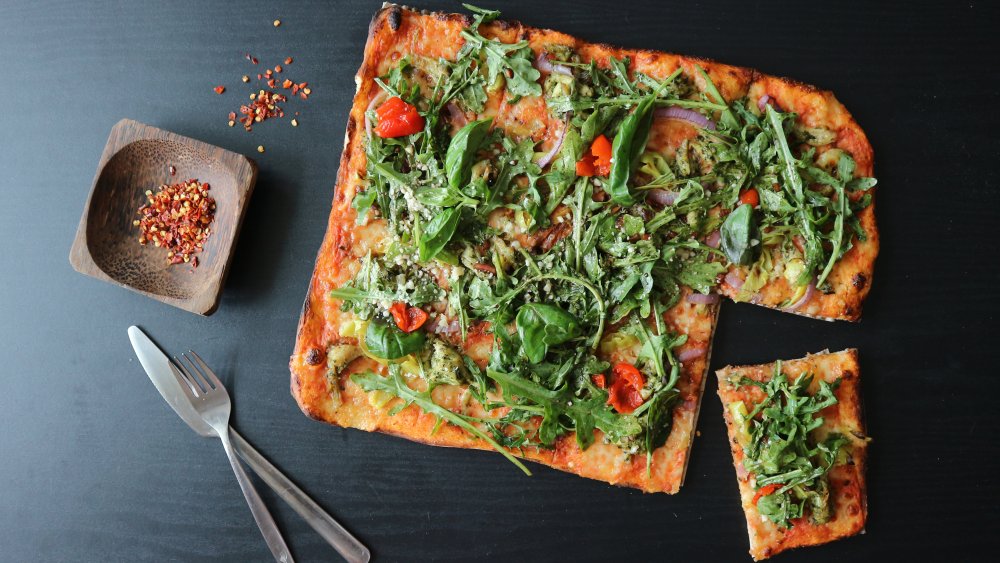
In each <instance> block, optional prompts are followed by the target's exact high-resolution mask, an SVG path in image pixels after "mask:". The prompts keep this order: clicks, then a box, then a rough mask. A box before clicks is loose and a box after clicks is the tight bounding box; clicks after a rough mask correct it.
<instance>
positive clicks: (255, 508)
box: [220, 430, 293, 563]
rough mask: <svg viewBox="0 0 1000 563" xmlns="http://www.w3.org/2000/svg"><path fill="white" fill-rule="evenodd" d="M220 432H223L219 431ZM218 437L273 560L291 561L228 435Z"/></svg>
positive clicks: (290, 555)
mask: <svg viewBox="0 0 1000 563" xmlns="http://www.w3.org/2000/svg"><path fill="white" fill-rule="evenodd" d="M230 432H232V430H230ZM220 434H223V433H222V432H220ZM220 437H221V438H222V445H223V446H224V447H225V449H226V456H228V457H229V464H230V465H232V466H233V473H235V474H236V480H237V481H238V482H239V484H240V489H241V490H242V491H243V496H244V497H246V499H247V504H249V505H250V512H251V513H252V514H253V519H254V521H255V522H257V527H258V528H260V533H261V534H263V535H264V541H265V542H267V547H268V549H270V550H271V554H272V555H274V560H275V561H278V562H280V563H293V559H292V554H291V553H290V552H289V551H288V546H287V545H285V539H284V538H282V537H281V532H279V531H278V526H277V525H276V524H275V523H274V518H272V517H271V512H270V511H268V509H267V506H266V505H265V504H264V501H263V500H262V499H261V498H260V495H259V494H258V493H257V489H255V488H254V486H253V483H251V482H250V478H249V477H247V473H246V471H244V470H243V466H242V465H240V460H239V458H237V457H236V452H235V451H234V449H233V444H232V442H231V441H230V437H229V436H220Z"/></svg>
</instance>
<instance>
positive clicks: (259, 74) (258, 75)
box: [257, 72, 264, 80]
mask: <svg viewBox="0 0 1000 563" xmlns="http://www.w3.org/2000/svg"><path fill="white" fill-rule="evenodd" d="M261 78H264V75H263V74H261V73H259V72H258V73H257V80H260V79H261Z"/></svg>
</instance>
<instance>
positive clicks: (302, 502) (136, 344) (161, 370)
mask: <svg viewBox="0 0 1000 563" xmlns="http://www.w3.org/2000/svg"><path fill="white" fill-rule="evenodd" d="M128 338H129V340H130V341H131V342H132V348H133V349H134V350H135V355H136V356H137V357H138V358H139V363H140V364H142V367H143V369H145V370H146V375H148V376H149V379H150V381H152V382H153V385H154V386H155V387H156V390H157V391H159V392H160V395H162V396H163V398H164V400H166V401H167V404H168V405H170V408H172V409H174V412H175V413H177V416H179V417H181V420H183V421H184V422H186V423H187V425H188V426H190V427H191V429H192V430H194V431H195V432H197V433H198V434H200V435H201V436H205V437H215V431H214V430H212V427H210V426H209V425H208V424H207V423H206V422H205V421H204V420H202V418H201V417H200V416H199V415H198V413H196V412H195V410H194V408H193V407H192V406H191V403H190V401H188V400H187V399H186V398H185V397H184V391H183V390H182V389H181V387H180V383H178V381H177V378H176V377H174V375H173V373H172V372H171V370H170V358H168V357H167V355H166V354H164V353H163V351H162V350H160V348H159V347H157V346H156V344H154V343H153V341H152V340H150V339H149V337H148V336H146V334H145V333H144V332H142V330H140V329H139V327H137V326H130V327H129V328H128ZM229 436H230V438H231V440H232V442H233V447H234V448H235V449H236V452H237V453H238V454H239V455H240V457H241V458H243V460H244V461H246V462H247V465H249V466H250V468H251V469H253V470H254V472H255V473H257V475H259V476H260V478H261V479H262V480H263V481H264V482H265V483H267V485H268V486H269V487H271V488H272V489H274V492H276V493H278V496H280V497H281V498H282V499H284V501H285V502H287V503H288V505H289V506H291V507H292V509H294V510H295V512H298V513H299V516H301V517H302V518H303V519H304V520H305V521H306V522H307V523H308V524H309V525H310V526H312V528H313V529H314V530H316V532H317V533H319V535H321V536H323V539H325V540H326V541H327V542H329V544H330V545H331V546H333V548H334V549H336V550H337V552H338V553H340V554H341V555H343V556H344V559H346V560H347V561H349V562H351V563H365V562H367V561H368V560H369V559H371V552H370V551H368V548H367V547H365V546H364V545H363V544H362V543H361V542H360V541H358V539H357V538H355V537H354V536H353V535H351V533H350V532H348V531H347V530H346V529H344V527H343V526H341V525H340V523H338V522H337V521H336V520H334V519H333V518H332V517H331V516H330V515H329V514H327V513H326V512H325V511H324V510H323V509H322V508H321V507H320V506H319V505H318V504H316V503H315V502H314V501H313V500H312V499H311V498H309V497H308V496H306V494H305V493H304V492H302V489H300V488H298V487H297V486H296V485H295V483H292V482H291V481H290V480H289V479H288V477H285V475H284V474H282V473H281V472H280V471H278V469H277V468H276V467H274V466H273V465H271V462H269V461H267V459H266V458H264V456H262V455H261V454H260V452H258V451H257V450H255V449H254V447H253V446H251V445H250V443H249V442H247V441H246V440H244V439H243V437H242V436H240V435H239V434H238V433H237V432H236V430H233V428H232V427H230V428H229Z"/></svg>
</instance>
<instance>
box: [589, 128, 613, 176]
mask: <svg viewBox="0 0 1000 563" xmlns="http://www.w3.org/2000/svg"><path fill="white" fill-rule="evenodd" d="M590 154H592V155H593V156H594V169H595V170H596V171H597V175H598V176H608V175H609V174H611V141H609V140H608V138H607V137H605V136H604V135H598V136H597V138H596V139H594V142H593V143H591V145H590Z"/></svg>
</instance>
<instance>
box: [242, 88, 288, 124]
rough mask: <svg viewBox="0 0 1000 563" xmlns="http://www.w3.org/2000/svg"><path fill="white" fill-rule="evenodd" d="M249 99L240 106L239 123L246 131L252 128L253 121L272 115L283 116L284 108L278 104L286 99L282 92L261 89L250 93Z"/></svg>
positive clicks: (259, 120) (269, 117)
mask: <svg viewBox="0 0 1000 563" xmlns="http://www.w3.org/2000/svg"><path fill="white" fill-rule="evenodd" d="M250 99H251V100H252V102H251V103H250V104H247V105H243V106H240V113H241V114H243V117H241V118H240V123H242V124H243V127H244V128H245V129H246V130H247V131H251V130H252V129H253V124H254V123H260V122H261V121H264V120H265V119H271V118H273V117H284V116H285V110H283V109H281V106H279V105H278V104H281V103H284V102H286V101H287V100H288V99H287V98H286V97H285V96H284V95H282V94H276V93H274V92H272V91H270V90H261V91H260V92H258V93H257V94H251V95H250Z"/></svg>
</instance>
